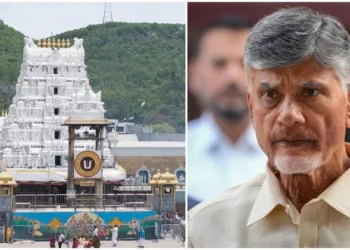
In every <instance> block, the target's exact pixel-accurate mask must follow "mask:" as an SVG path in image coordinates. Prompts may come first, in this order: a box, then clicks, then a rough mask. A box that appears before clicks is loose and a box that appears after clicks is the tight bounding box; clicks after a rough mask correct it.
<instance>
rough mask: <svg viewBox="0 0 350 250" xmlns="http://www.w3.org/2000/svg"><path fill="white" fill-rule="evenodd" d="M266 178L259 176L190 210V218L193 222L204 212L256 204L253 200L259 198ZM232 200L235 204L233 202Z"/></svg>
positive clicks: (263, 175) (262, 175)
mask: <svg viewBox="0 0 350 250" xmlns="http://www.w3.org/2000/svg"><path fill="white" fill-rule="evenodd" d="M265 178H266V176H265V174H259V175H257V176H256V177H255V178H254V179H252V180H250V181H249V182H247V183H244V184H241V185H238V186H235V187H233V188H230V189H228V190H226V191H225V192H224V193H222V194H221V195H219V196H217V197H215V198H214V199H211V200H209V201H205V202H202V203H200V204H198V205H197V206H195V207H194V208H193V209H192V210H190V212H189V217H188V218H189V219H190V220H191V219H193V218H194V217H196V216H198V215H200V214H201V213H203V212H204V211H209V212H210V211H211V210H216V209H220V208H221V207H224V208H227V209H230V211H232V210H231V208H235V207H240V206H241V205H243V204H246V203H247V202H248V203H249V202H254V201H255V199H251V198H254V197H256V196H257V192H256V191H259V190H260V188H261V186H262V183H263V182H264V180H265ZM252 196H253V197H252ZM232 200H234V201H235V202H231V201H232ZM238 200H239V201H241V203H240V202H237V201H238Z"/></svg>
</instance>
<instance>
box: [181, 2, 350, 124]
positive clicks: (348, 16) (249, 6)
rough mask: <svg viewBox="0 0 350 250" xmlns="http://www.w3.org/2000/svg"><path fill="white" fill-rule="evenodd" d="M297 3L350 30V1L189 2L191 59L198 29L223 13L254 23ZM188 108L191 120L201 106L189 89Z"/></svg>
mask: <svg viewBox="0 0 350 250" xmlns="http://www.w3.org/2000/svg"><path fill="white" fill-rule="evenodd" d="M296 6H305V7H308V8H311V9H313V10H316V11H318V12H321V13H324V14H328V15H331V16H334V17H336V18H338V19H339V20H340V21H341V22H342V23H343V24H344V25H345V27H346V28H347V29H348V30H350V3H286V2H284V3H188V9H187V12H188V17H187V25H188V39H189V41H188V45H189V48H188V57H189V59H190V57H191V50H192V49H191V47H192V46H193V40H194V36H195V33H196V31H198V29H199V28H201V27H203V26H204V25H205V24H207V23H209V22H210V21H212V20H213V19H215V18H217V17H219V16H220V15H225V14H232V15H235V14H237V15H240V16H244V17H246V18H248V19H249V20H251V21H253V22H254V23H255V22H257V21H258V20H260V19H261V18H262V17H263V16H265V15H268V14H271V13H272V12H274V11H276V10H278V9H279V8H282V7H296ZM187 107H188V121H190V120H192V119H195V118H197V117H198V116H199V115H200V109H199V107H198V105H197V103H196V100H195V99H194V97H193V96H192V95H191V93H190V92H188V101H187Z"/></svg>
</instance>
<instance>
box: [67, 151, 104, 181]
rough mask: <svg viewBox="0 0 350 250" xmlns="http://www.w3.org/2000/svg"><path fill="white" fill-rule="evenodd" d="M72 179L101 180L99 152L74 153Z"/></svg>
mask: <svg viewBox="0 0 350 250" xmlns="http://www.w3.org/2000/svg"><path fill="white" fill-rule="evenodd" d="M74 178H76V179H80V178H85V179H86V178H102V161H101V151H81V152H77V153H75V159H74Z"/></svg>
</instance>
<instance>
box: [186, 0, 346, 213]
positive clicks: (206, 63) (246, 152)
mask: <svg viewBox="0 0 350 250" xmlns="http://www.w3.org/2000/svg"><path fill="white" fill-rule="evenodd" d="M300 6H305V7H307V8H310V9H313V10H315V11H317V12H320V13H324V14H328V15H331V16H334V17H336V18H338V19H339V20H340V21H341V22H342V23H343V24H344V26H345V27H346V28H347V29H348V30H350V15H349V13H350V3H286V2H284V3H208V2H207V3H198V2H196V3H188V19H187V26H188V84H187V88H188V99H187V100H188V103H187V104H188V106H187V109H188V122H189V124H188V132H187V133H188V137H187V169H188V176H189V177H188V178H189V179H188V189H187V190H188V209H191V208H192V207H193V206H195V205H197V204H198V203H200V202H202V201H204V200H207V199H210V198H212V197H214V196H215V195H217V194H219V193H220V192H222V190H226V189H228V188H230V187H232V186H235V185H238V184H240V183H242V182H245V181H247V180H248V179H251V177H252V176H255V175H256V174H258V173H260V172H262V171H263V169H262V168H260V167H258V166H262V167H263V168H264V167H265V162H266V158H264V157H265V155H264V153H262V152H261V151H260V148H259V146H258V145H257V142H256V138H255V133H254V131H253V129H252V126H251V124H249V121H248V120H249V119H248V118H249V115H248V113H247V112H245V113H244V112H243V113H244V114H243V115H242V117H243V118H238V119H235V118H234V117H233V116H232V113H231V117H229V116H228V115H227V112H226V117H225V114H224V111H235V110H234V109H235V105H234V104H233V102H230V98H231V99H235V98H237V99H239V98H240V99H242V93H243V92H242V90H244V87H245V82H244V80H243V78H244V77H243V74H242V72H244V70H243V67H242V60H243V52H244V47H243V46H244V44H245V39H246V37H247V34H249V33H247V31H248V32H250V29H251V26H252V25H254V24H255V23H256V22H257V21H258V20H260V19H261V18H262V17H263V16H265V15H268V14H271V13H273V12H274V11H276V10H278V9H280V8H283V7H300ZM218 20H219V21H218ZM215 32H216V33H215ZM240 39H241V40H240ZM223 41H226V43H225V42H223ZM239 41H244V44H243V43H242V42H239ZM225 46H226V47H225ZM208 51H209V52H208ZM242 51H243V52H242ZM215 57H216V58H215ZM215 60H216V61H215ZM215 67H216V68H215ZM219 67H221V68H220V69H218V68H219ZM208 86H215V87H208ZM225 91H226V92H230V93H226V94H225ZM214 92H215V93H214ZM196 97H197V98H196ZM199 99H200V100H199ZM222 99H226V100H224V101H222ZM198 100H199V101H198ZM199 103H201V104H202V105H199ZM237 104H239V105H241V104H242V100H241V101H240V102H239V101H238V102H237ZM215 105H216V106H215ZM204 106H205V107H206V110H205V111H206V112H202V110H201V107H204ZM220 108H221V110H220ZM225 108H226V110H225ZM236 111H237V109H236ZM243 111H244V110H243ZM220 112H221V114H220ZM236 118H237V117H236ZM238 130H239V131H238ZM349 132H350V131H349V130H348V131H347V134H346V138H345V140H346V141H347V142H349V141H350V133H349ZM205 144H208V145H205ZM237 176H238V177H237Z"/></svg>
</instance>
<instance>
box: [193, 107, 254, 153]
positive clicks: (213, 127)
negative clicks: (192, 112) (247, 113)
mask: <svg viewBox="0 0 350 250" xmlns="http://www.w3.org/2000/svg"><path fill="white" fill-rule="evenodd" d="M199 122H200V123H201V126H202V129H203V130H202V131H207V132H206V133H205V134H203V135H202V136H203V137H202V138H201V141H202V143H201V144H202V145H203V146H204V148H203V150H204V151H205V152H206V153H208V152H215V151H216V150H219V149H220V147H222V145H223V144H226V145H233V144H232V143H231V142H230V141H229V139H228V138H227V136H226V135H225V134H223V133H222V132H221V130H220V128H219V127H218V126H217V124H216V123H215V121H214V119H213V118H212V116H211V115H210V114H202V115H201V117H200V118H199ZM235 145H243V147H245V148H247V149H248V150H251V151H256V152H261V149H260V146H259V144H258V141H257V139H256V134H255V130H254V128H253V126H252V124H250V125H249V127H248V128H247V129H246V131H244V133H243V134H242V136H241V137H240V138H239V140H238V142H237V143H236V144H235Z"/></svg>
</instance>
